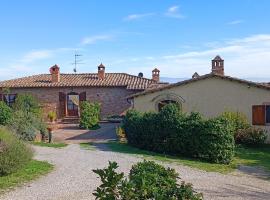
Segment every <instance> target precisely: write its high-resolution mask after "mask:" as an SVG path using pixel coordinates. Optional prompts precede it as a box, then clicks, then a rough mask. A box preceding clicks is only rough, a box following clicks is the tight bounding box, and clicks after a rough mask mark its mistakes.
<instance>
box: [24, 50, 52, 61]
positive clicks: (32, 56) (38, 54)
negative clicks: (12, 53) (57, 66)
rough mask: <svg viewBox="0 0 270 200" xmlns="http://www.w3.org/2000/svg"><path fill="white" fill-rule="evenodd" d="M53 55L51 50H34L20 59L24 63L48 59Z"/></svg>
mask: <svg viewBox="0 0 270 200" xmlns="http://www.w3.org/2000/svg"><path fill="white" fill-rule="evenodd" d="M51 56H52V51H51V50H33V51H30V52H29V53H26V54H25V55H24V56H23V58H22V59H21V60H20V61H21V62H22V63H30V62H34V61H36V60H41V59H46V58H49V57H51Z"/></svg>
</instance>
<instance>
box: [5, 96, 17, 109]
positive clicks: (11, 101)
mask: <svg viewBox="0 0 270 200" xmlns="http://www.w3.org/2000/svg"><path fill="white" fill-rule="evenodd" d="M15 99H16V94H4V102H5V103H6V104H7V105H8V106H12V105H13V104H14V103H15Z"/></svg>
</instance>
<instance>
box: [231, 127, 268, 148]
mask: <svg viewBox="0 0 270 200" xmlns="http://www.w3.org/2000/svg"><path fill="white" fill-rule="evenodd" d="M266 138H267V136H266V131H265V130H263V129H260V128H254V127H249V128H246V129H241V130H238V132H237V134H236V138H235V142H236V143H238V144H245V145H260V144H264V142H265V140H266Z"/></svg>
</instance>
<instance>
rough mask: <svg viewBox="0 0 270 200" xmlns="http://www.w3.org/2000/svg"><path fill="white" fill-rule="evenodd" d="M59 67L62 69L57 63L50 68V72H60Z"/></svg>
mask: <svg viewBox="0 0 270 200" xmlns="http://www.w3.org/2000/svg"><path fill="white" fill-rule="evenodd" d="M59 69H60V67H59V66H58V65H57V64H55V65H53V66H52V67H51V68H50V73H53V72H58V71H59Z"/></svg>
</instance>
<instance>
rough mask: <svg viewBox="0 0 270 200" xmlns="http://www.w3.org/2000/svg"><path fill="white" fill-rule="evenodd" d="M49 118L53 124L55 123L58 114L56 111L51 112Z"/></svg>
mask: <svg viewBox="0 0 270 200" xmlns="http://www.w3.org/2000/svg"><path fill="white" fill-rule="evenodd" d="M48 118H49V120H50V122H51V123H53V122H55V120H56V118H57V115H56V112H55V111H50V112H49V113H48Z"/></svg>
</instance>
